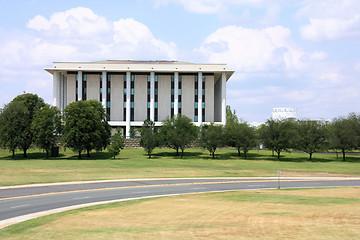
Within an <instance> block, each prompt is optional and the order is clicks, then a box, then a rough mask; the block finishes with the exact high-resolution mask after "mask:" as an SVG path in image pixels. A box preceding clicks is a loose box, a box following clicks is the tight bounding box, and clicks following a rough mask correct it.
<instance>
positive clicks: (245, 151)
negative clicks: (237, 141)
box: [244, 149, 247, 159]
mask: <svg viewBox="0 0 360 240" xmlns="http://www.w3.org/2000/svg"><path fill="white" fill-rule="evenodd" d="M246 153H247V150H245V149H244V158H245V159H246Z"/></svg>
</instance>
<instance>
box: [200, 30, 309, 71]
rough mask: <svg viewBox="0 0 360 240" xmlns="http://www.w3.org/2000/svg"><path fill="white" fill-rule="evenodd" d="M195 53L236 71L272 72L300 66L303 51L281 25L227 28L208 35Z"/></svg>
mask: <svg viewBox="0 0 360 240" xmlns="http://www.w3.org/2000/svg"><path fill="white" fill-rule="evenodd" d="M197 51H199V52H201V53H203V54H204V55H206V56H207V57H208V59H209V62H225V63H228V64H229V66H230V67H233V68H235V69H236V70H238V71H245V72H253V71H255V72H256V71H268V70H270V69H272V71H274V70H275V71H276V69H277V70H283V69H294V68H295V69H297V68H300V67H301V65H302V64H301V62H300V58H301V57H302V55H303V52H302V50H301V49H300V48H299V47H297V46H296V45H295V44H294V43H293V42H292V40H291V32H290V30H289V29H287V28H285V27H282V26H275V27H269V28H263V29H249V28H243V27H240V26H228V27H224V28H220V29H218V30H216V31H215V32H214V33H212V34H210V35H209V36H208V37H207V38H206V39H205V41H204V42H203V43H202V44H201V47H200V48H199V49H197Z"/></svg>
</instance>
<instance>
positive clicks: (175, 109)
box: [174, 72, 179, 116]
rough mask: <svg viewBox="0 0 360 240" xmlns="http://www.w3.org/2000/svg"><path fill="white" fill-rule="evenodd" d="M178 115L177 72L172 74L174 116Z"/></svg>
mask: <svg viewBox="0 0 360 240" xmlns="http://www.w3.org/2000/svg"><path fill="white" fill-rule="evenodd" d="M178 113H179V72H175V73H174V116H176V115H178Z"/></svg>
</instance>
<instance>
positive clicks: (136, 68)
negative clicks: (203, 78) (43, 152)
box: [45, 60, 235, 80]
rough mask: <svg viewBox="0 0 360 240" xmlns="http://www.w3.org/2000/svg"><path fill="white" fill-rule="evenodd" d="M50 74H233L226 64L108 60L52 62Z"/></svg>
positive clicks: (48, 69) (229, 75)
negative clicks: (75, 72)
mask: <svg viewBox="0 0 360 240" xmlns="http://www.w3.org/2000/svg"><path fill="white" fill-rule="evenodd" d="M45 70H46V71H47V72H49V73H51V74H53V73H54V71H62V72H67V71H86V72H103V71H106V72H163V73H166V72H182V73H194V72H203V73H214V74H215V75H221V73H226V80H228V79H229V78H230V77H231V76H232V74H233V73H234V72H235V71H233V70H227V69H226V64H194V63H187V62H179V61H122V60H108V61H99V62H54V66H53V67H52V68H45Z"/></svg>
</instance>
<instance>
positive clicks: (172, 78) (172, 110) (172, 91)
mask: <svg viewBox="0 0 360 240" xmlns="http://www.w3.org/2000/svg"><path fill="white" fill-rule="evenodd" d="M174 88H175V80H174V74H172V75H171V112H170V113H171V117H174V101H175V96H174V93H175V89H174Z"/></svg>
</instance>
